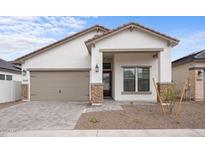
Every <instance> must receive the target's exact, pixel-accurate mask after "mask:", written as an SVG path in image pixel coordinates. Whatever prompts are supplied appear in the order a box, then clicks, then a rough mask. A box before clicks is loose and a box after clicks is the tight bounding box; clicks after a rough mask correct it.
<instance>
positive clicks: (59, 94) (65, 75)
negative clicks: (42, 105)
mask: <svg viewBox="0 0 205 154" xmlns="http://www.w3.org/2000/svg"><path fill="white" fill-rule="evenodd" d="M30 77H31V78H30V79H31V80H30V82H31V100H32V101H87V100H88V98H89V97H88V91H89V73H88V72H84V71H82V72H76V71H70V72H37V71H35V72H31V74H30Z"/></svg>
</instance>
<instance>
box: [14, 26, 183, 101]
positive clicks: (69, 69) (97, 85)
mask: <svg viewBox="0 0 205 154" xmlns="http://www.w3.org/2000/svg"><path fill="white" fill-rule="evenodd" d="M178 42H179V40H177V39H175V38H173V37H170V36H167V35H165V34H162V33H160V32H157V31H155V30H153V29H150V28H147V27H145V26H142V25H140V24H137V23H128V24H125V25H122V26H120V27H117V28H115V29H108V28H105V27H103V26H100V25H95V26H93V27H90V28H87V29H85V30H83V31H81V32H78V33H76V34H74V35H72V36H69V37H66V38H64V39H62V40H60V41H58V42H55V43H53V44H50V45H48V46H46V47H43V48H41V49H39V50H36V51H34V52H32V53H29V54H27V55H25V56H23V57H20V58H18V59H16V60H15V62H16V63H20V64H21V65H22V71H23V72H24V73H23V74H24V75H23V81H22V86H23V87H22V88H24V90H25V89H26V91H27V93H26V94H25V96H24V99H27V100H31V101H90V102H91V103H92V104H101V103H102V102H103V100H104V98H107V97H108V98H113V99H114V100H117V101H149V102H150V101H152V102H156V101H157V94H156V91H155V89H154V85H153V82H152V78H154V79H155V80H156V82H158V85H159V89H161V88H163V87H164V85H169V84H171V49H172V47H174V46H176V45H177V44H178Z"/></svg>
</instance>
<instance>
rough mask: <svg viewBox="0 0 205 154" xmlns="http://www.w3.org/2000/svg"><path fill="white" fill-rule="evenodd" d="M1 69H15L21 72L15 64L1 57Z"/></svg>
mask: <svg viewBox="0 0 205 154" xmlns="http://www.w3.org/2000/svg"><path fill="white" fill-rule="evenodd" d="M0 69H3V70H8V71H14V72H21V70H20V69H19V68H18V67H16V66H15V65H14V64H12V63H10V62H7V61H5V60H3V59H1V58H0Z"/></svg>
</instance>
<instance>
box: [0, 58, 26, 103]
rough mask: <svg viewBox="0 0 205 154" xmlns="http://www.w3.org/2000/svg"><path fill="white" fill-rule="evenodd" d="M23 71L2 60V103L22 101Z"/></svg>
mask: <svg viewBox="0 0 205 154" xmlns="http://www.w3.org/2000/svg"><path fill="white" fill-rule="evenodd" d="M21 82H22V75H21V69H20V68H19V67H18V66H16V65H14V64H12V63H10V62H7V61H5V60H3V59H0V103H5V102H11V101H16V100H20V99H21Z"/></svg>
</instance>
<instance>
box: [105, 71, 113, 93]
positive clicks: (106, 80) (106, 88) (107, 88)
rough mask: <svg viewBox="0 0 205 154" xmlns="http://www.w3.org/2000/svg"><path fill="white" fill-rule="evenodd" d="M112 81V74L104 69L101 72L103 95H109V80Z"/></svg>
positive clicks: (110, 87)
mask: <svg viewBox="0 0 205 154" xmlns="http://www.w3.org/2000/svg"><path fill="white" fill-rule="evenodd" d="M111 81H112V74H111V71H104V72H103V84H104V86H103V90H104V91H103V94H104V96H111V89H112V86H111V83H112V82H111Z"/></svg>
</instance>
